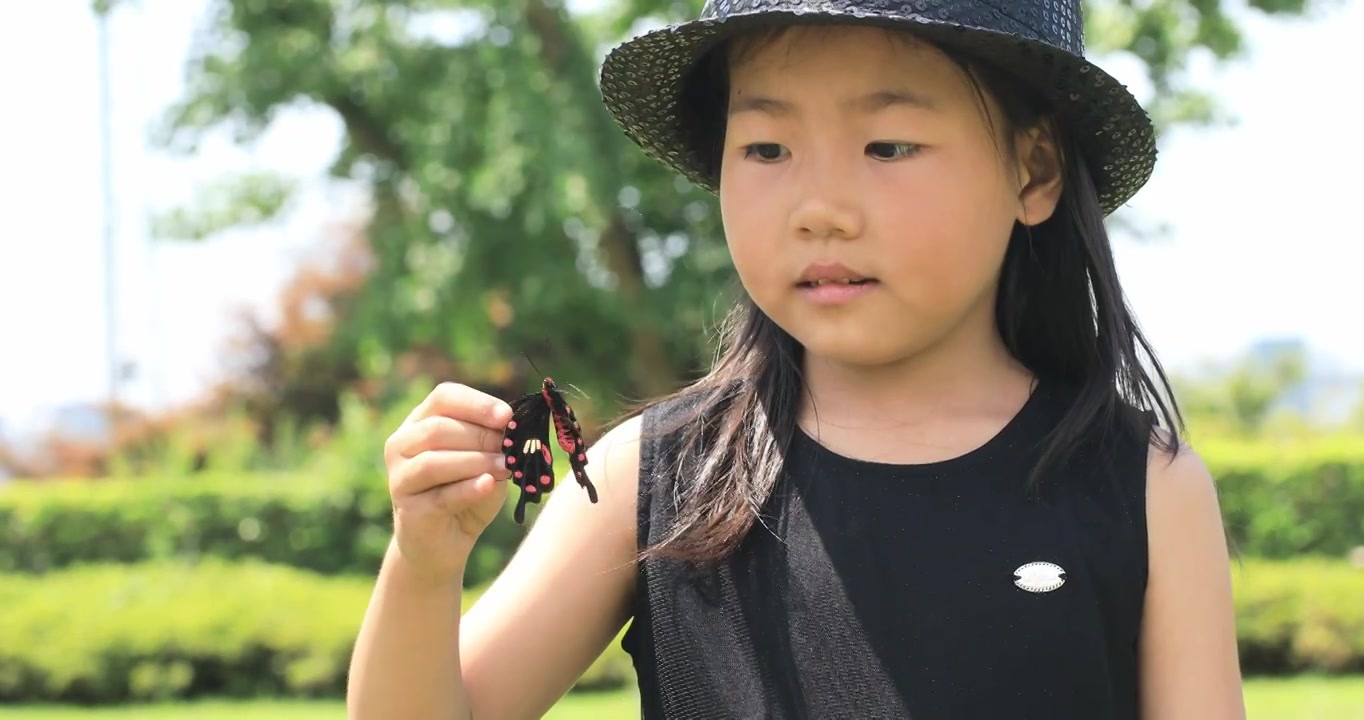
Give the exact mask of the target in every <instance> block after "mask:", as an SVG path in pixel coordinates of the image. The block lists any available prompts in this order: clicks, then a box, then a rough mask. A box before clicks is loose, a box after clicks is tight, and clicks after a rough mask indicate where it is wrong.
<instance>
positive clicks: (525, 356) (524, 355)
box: [521, 352, 545, 380]
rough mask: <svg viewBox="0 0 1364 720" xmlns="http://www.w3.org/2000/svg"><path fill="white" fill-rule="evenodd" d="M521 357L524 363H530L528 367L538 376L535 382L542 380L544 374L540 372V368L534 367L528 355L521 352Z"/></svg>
mask: <svg viewBox="0 0 1364 720" xmlns="http://www.w3.org/2000/svg"><path fill="white" fill-rule="evenodd" d="M521 357H523V358H525V359H526V362H528V363H530V366H531V367H532V368H534V369H535V372H536V374H537V375H539V377H538V378H536V379H537V380H543V379H544V378H545V373H544V372H543V371H541V370H540V368H538V367H535V361H534V360H531V359H530V356H529V355H527V354H525V353H524V352H523V353H521Z"/></svg>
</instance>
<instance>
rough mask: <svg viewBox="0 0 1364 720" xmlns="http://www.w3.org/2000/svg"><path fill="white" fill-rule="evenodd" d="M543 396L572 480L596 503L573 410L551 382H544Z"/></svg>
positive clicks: (584, 448)
mask: <svg viewBox="0 0 1364 720" xmlns="http://www.w3.org/2000/svg"><path fill="white" fill-rule="evenodd" d="M546 385H547V387H546V388H545V394H546V395H548V396H549V401H550V409H551V411H552V415H553V417H554V430H555V434H556V435H558V440H559V447H560V448H563V451H564V452H565V453H567V454H568V463H569V465H570V466H571V467H572V468H573V479H574V480H577V481H578V484H579V485H581V486H583V488H584V489H585V490H587V497H588V498H589V499H590V500H591V501H592V502H594V503H595V502H597V488H596V487H595V486H594V485H593V484H592V481H591V480H590V479H588V477H587V442H586V441H584V440H583V429H582V426H580V425H579V424H578V417H577V416H576V415H574V414H573V408H572V407H570V406H569V404H568V401H566V400H564V396H563V395H562V394H561V393H560V392H559V390H558V388H557V387H555V386H554V385H553V383H552V381H548V382H546Z"/></svg>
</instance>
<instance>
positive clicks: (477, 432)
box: [393, 415, 503, 458]
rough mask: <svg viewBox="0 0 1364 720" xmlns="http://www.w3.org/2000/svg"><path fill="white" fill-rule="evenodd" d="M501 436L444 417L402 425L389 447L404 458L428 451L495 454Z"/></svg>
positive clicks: (480, 426) (480, 427)
mask: <svg viewBox="0 0 1364 720" xmlns="http://www.w3.org/2000/svg"><path fill="white" fill-rule="evenodd" d="M502 433H503V431H502V430H500V429H498V430H494V429H492V428H488V427H484V426H482V425H478V424H475V423H471V422H467V421H464V420H456V419H454V418H450V417H446V416H444V415H433V416H431V417H427V418H422V419H420V420H418V421H416V422H415V423H413V424H411V425H406V426H404V427H402V428H400V429H399V430H398V432H396V433H394V435H393V446H394V449H396V450H397V452H398V454H399V455H400V456H401V457H404V458H412V457H416V456H417V455H418V454H420V453H423V452H427V451H429V450H474V451H478V452H486V453H491V452H497V451H498V450H499V449H500V448H501V447H502Z"/></svg>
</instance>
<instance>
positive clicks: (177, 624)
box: [0, 559, 634, 703]
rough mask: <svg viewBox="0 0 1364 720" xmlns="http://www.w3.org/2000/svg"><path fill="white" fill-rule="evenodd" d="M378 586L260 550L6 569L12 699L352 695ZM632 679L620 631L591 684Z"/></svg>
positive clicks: (2, 648)
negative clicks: (41, 571) (359, 644)
mask: <svg viewBox="0 0 1364 720" xmlns="http://www.w3.org/2000/svg"><path fill="white" fill-rule="evenodd" d="M372 590H373V584H372V581H371V580H370V579H368V578H346V577H325V576H320V575H317V574H315V573H310V572H307V571H303V570H299V569H297V568H289V567H284V566H277V565H268V564H265V563H261V562H259V561H255V560H248V561H241V562H227V561H223V560H218V559H209V560H205V561H203V562H200V563H196V564H186V563H177V562H154V563H144V564H138V565H92V566H83V567H72V568H69V569H66V570H62V571H57V572H52V573H49V574H46V575H44V576H41V577H39V576H35V575H8V576H0V607H3V608H4V613H3V614H0V703H5V702H16V703H18V702H54V701H55V702H81V703H113V702H124V701H130V700H131V701H150V700H164V699H170V698H187V697H195V696H225V697H249V696H262V695H270V696H303V697H307V696H331V697H339V696H341V695H343V694H344V692H345V682H346V672H347V668H348V665H349V663H350V653H351V649H352V644H353V642H354V640H355V634H356V632H357V631H358V629H359V626H360V621H361V619H362V617H363V615H364V611H365V606H366V605H367V604H368V602H369V597H370V593H371V592H372ZM476 599H477V591H473V592H468V593H466V594H465V598H464V606H465V608H466V609H467V608H468V607H469V606H471V605H472V604H473V602H474V601H475V600H476ZM633 678H634V675H633V668H632V667H631V665H630V658H629V656H628V655H626V654H625V652H624V651H623V650H622V649H621V648H620V644H619V641H617V642H616V643H613V644H612V646H611V647H610V648H609V649H608V650H607V651H606V652H605V653H603V655H602V656H601V658H599V659H598V660H597V662H596V663H595V664H594V665H593V666H592V668H591V669H589V671H588V672H587V673H586V674H584V676H583V678H582V680H581V681H580V683H579V684H578V688H579V689H601V688H614V687H620V686H622V685H623V684H625V683H627V682H632V681H633Z"/></svg>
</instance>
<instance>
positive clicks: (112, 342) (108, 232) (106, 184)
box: [95, 8, 120, 431]
mask: <svg viewBox="0 0 1364 720" xmlns="http://www.w3.org/2000/svg"><path fill="white" fill-rule="evenodd" d="M110 12H112V9H111V8H105V9H103V10H99V9H96V18H95V22H96V24H97V33H98V42H99V51H98V52H99V55H98V57H99V101H100V114H99V115H100V119H99V126H100V166H101V167H100V185H101V191H102V193H103V196H104V198H103V199H104V228H103V236H104V356H105V360H106V362H107V363H108V374H109V377H108V381H109V388H108V403H109V409H110V412H115V411H116V405H117V403H118V391H119V387H118V386H119V376H120V373H119V367H118V366H119V362H118V341H117V338H118V333H117V330H118V328H117V322H118V313H117V312H116V309H115V308H116V299H117V297H118V291H117V288H116V286H115V282H116V280H117V263H116V257H115V248H114V245H115V236H114V227H115V218H114V204H115V203H114V186H113V132H112V128H111V123H112V118H111V110H110V108H111V105H112V103H111V100H110V95H111V92H110V87H109V86H110V68H109V13H110ZM111 422H112V415H111ZM110 430H111V431H112V430H113V427H112V425H111V426H110Z"/></svg>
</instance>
